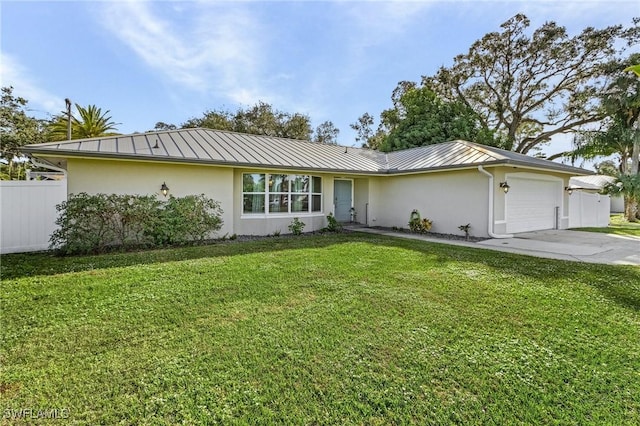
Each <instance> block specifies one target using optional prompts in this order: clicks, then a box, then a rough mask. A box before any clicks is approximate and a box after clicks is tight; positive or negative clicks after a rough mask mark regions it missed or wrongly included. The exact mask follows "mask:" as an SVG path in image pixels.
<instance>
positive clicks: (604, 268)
mask: <svg viewBox="0 0 640 426" xmlns="http://www.w3.org/2000/svg"><path fill="white" fill-rule="evenodd" d="M353 242H362V243H367V244H373V245H383V246H386V247H398V248H402V249H406V250H411V251H416V252H419V253H423V254H425V255H427V256H429V257H431V258H433V259H435V264H436V265H443V266H446V265H447V264H449V263H451V262H466V263H479V264H482V265H486V266H489V267H491V268H492V269H494V270H495V271H496V273H501V274H507V276H508V275H512V276H523V277H529V278H534V279H538V280H541V281H542V282H545V283H547V282H548V283H552V282H553V281H554V280H557V279H571V280H572V281H573V282H576V283H582V284H585V285H589V286H592V287H594V288H597V289H599V290H600V291H601V292H602V294H603V295H604V296H605V297H607V298H608V299H611V300H614V301H616V302H617V303H618V304H620V305H623V306H625V307H628V308H631V309H634V310H640V268H638V267H634V266H610V265H598V264H588V263H580V262H570V261H561V260H552V259H542V258H536V257H531V256H524V255H519V254H512V253H502V252H494V251H489V250H484V249H475V248H468V247H460V246H454V245H447V244H437V243H428V242H423V241H416V240H403V239H398V238H391V237H384V236H379V235H371V234H364V233H342V234H323V235H317V234H316V235H305V236H303V237H291V236H282V237H270V238H261V239H256V240H251V241H226V242H216V243H213V244H210V245H201V246H191V247H178V248H170V249H160V250H148V251H139V252H127V253H110V254H103V255H95V256H68V257H59V256H55V255H53V254H52V253H48V252H40V253H28V254H9V255H4V256H2V263H1V265H0V277H1V278H2V280H3V281H4V280H12V279H18V278H23V277H32V276H47V275H56V274H63V273H71V272H81V271H88V270H95V269H108V268H122V267H128V266H135V265H145V264H155V263H167V262H180V261H184V260H193V259H202V258H207V257H219V256H236V255H244V254H255V253H266V252H273V251H282V250H295V249H314V248H324V247H329V246H333V245H336V244H346V243H353Z"/></svg>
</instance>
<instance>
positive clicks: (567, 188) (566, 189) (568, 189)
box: [564, 186, 573, 195]
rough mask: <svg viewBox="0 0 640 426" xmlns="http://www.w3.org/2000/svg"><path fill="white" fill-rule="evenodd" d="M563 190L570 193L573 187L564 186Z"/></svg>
mask: <svg viewBox="0 0 640 426" xmlns="http://www.w3.org/2000/svg"><path fill="white" fill-rule="evenodd" d="M564 190H565V191H567V194H569V195H571V194H572V193H573V188H571V187H569V186H565V187H564Z"/></svg>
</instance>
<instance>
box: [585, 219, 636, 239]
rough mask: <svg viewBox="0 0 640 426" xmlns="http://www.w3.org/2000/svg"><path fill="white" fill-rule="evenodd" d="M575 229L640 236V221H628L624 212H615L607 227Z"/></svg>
mask: <svg viewBox="0 0 640 426" xmlns="http://www.w3.org/2000/svg"><path fill="white" fill-rule="evenodd" d="M573 230H574V231H587V232H600V233H604V234H616V235H627V236H632V237H640V222H627V220H626V219H625V218H624V216H623V215H622V214H613V215H611V219H610V221H609V226H607V227H606V228H574V229H573Z"/></svg>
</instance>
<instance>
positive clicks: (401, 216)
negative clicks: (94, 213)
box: [68, 158, 569, 237]
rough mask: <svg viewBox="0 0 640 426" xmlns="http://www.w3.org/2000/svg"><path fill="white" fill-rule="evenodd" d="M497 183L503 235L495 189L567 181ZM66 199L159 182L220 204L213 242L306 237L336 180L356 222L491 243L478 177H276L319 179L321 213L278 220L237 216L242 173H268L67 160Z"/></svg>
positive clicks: (151, 188) (472, 173) (482, 181)
mask: <svg viewBox="0 0 640 426" xmlns="http://www.w3.org/2000/svg"><path fill="white" fill-rule="evenodd" d="M486 170H487V171H488V172H489V173H491V174H492V175H493V176H494V185H493V186H494V188H493V190H494V223H493V232H495V233H497V234H502V233H505V230H506V222H505V213H506V205H505V196H504V193H503V192H502V190H501V189H500V188H499V186H498V185H499V182H502V181H504V180H508V178H509V177H510V176H518V174H519V173H529V174H531V173H534V174H535V173H539V174H540V175H544V176H547V177H551V178H557V179H559V180H560V181H561V182H562V186H563V187H564V186H566V185H568V179H569V177H568V176H566V175H563V174H560V173H548V172H536V171H531V170H523V169H517V168H513V167H496V168H487V169H486ZM68 172H69V177H68V193H70V194H71V193H78V192H87V193H90V194H95V193H118V194H125V193H126V194H141V195H148V194H156V195H157V196H158V197H159V198H162V195H161V194H160V185H161V184H162V183H163V182H166V184H167V185H168V186H169V188H170V193H171V194H172V195H174V196H184V195H188V194H205V195H206V196H208V197H211V198H213V199H215V200H217V201H219V202H220V203H221V206H222V208H223V210H224V214H223V220H224V226H223V228H222V230H221V231H220V232H219V233H218V235H220V236H222V235H225V234H229V235H231V234H238V235H267V234H273V233H274V232H280V233H282V234H286V233H288V232H289V230H288V225H289V224H290V223H291V221H292V220H293V217H299V218H300V220H302V221H303V222H305V224H306V226H305V229H304V231H305V232H308V231H315V230H318V229H321V228H323V227H325V226H326V224H327V221H326V216H327V215H328V214H329V213H331V212H333V210H334V191H333V185H334V180H335V179H350V180H352V182H353V206H354V208H355V209H356V212H357V221H358V222H359V223H363V224H367V225H369V226H385V227H393V226H397V227H403V228H407V227H408V221H409V215H410V213H411V211H412V210H413V209H418V210H419V212H420V214H421V215H422V217H423V218H429V219H431V220H433V228H432V231H433V232H437V233H445V234H456V235H463V232H462V231H460V230H459V229H458V227H459V226H460V225H464V224H467V223H470V224H471V235H473V236H478V237H488V236H489V235H488V225H487V224H488V220H489V212H488V202H489V177H488V176H486V175H484V174H482V173H480V172H479V171H478V170H477V169H468V170H458V171H448V172H435V173H422V174H413V175H386V176H362V175H360V176H358V175H337V174H330V173H317V172H314V173H309V172H308V171H303V170H300V171H287V172H279V173H300V174H312V175H315V176H320V177H321V178H322V193H323V199H322V203H323V204H322V211H321V212H317V213H300V214H291V215H289V214H282V215H262V216H260V215H243V214H242V173H245V172H251V173H265V172H266V173H269V172H276V171H274V170H255V169H233V168H225V167H218V166H200V165H186V164H168V163H159V162H158V163H152V162H139V161H112V160H90V159H73V158H71V159H69V160H68ZM568 197H569V196H568V194H567V193H566V192H564V191H563V196H562V206H561V212H562V213H561V218H560V228H566V227H568V221H569V204H568V203H569V198H568Z"/></svg>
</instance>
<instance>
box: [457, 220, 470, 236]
mask: <svg viewBox="0 0 640 426" xmlns="http://www.w3.org/2000/svg"><path fill="white" fill-rule="evenodd" d="M458 229H459V230H461V231H462V232H464V239H465V240H468V239H469V235H470V233H469V229H471V224H470V223H467V224H466V225H460V226H458Z"/></svg>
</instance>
